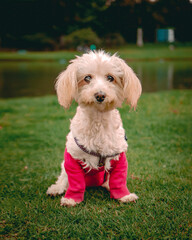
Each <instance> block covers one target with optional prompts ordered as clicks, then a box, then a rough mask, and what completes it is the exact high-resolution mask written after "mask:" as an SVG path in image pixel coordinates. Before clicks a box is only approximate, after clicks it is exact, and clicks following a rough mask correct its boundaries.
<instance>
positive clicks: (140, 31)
mask: <svg viewBox="0 0 192 240" xmlns="http://www.w3.org/2000/svg"><path fill="white" fill-rule="evenodd" d="M191 29H192V1H191V0H88V1H87V0H79V1H76V0H1V3H0V97H1V98H7V97H18V96H39V95H45V94H52V93H54V87H53V85H54V82H53V79H55V77H56V76H57V74H58V73H59V72H60V71H62V69H64V68H65V67H66V65H67V64H68V61H69V60H70V59H71V58H73V57H74V55H75V54H79V53H81V52H86V51H87V50H90V49H91V50H94V49H100V48H102V49H106V50H107V51H109V52H112V53H113V52H116V51H117V52H119V55H120V56H121V57H123V58H124V59H125V60H126V61H127V62H128V64H129V65H130V66H131V67H133V69H134V70H135V72H136V73H137V75H138V77H139V78H140V79H141V81H142V84H143V89H144V91H146V92H149V91H158V90H165V89H173V88H191V82H192V81H191V80H192V79H191V78H192V77H191V76H192V72H191V71H192V70H191V69H192V65H191V59H192V31H191ZM36 51H41V53H39V52H38V54H37V52H36ZM31 52H32V53H33V54H32V53H31ZM50 52H51V53H50ZM10 53H12V54H10ZM35 53H36V54H35ZM146 60H147V62H146ZM154 60H155V61H154ZM175 60H177V61H175ZM181 76H182V78H181ZM37 84H38V88H37Z"/></svg>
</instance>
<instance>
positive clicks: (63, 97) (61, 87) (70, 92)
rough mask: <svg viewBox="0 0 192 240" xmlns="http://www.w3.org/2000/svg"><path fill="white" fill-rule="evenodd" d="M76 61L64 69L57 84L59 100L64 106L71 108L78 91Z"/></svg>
mask: <svg viewBox="0 0 192 240" xmlns="http://www.w3.org/2000/svg"><path fill="white" fill-rule="evenodd" d="M75 65H76V64H75V61H71V64H70V65H69V66H68V67H67V69H66V70H65V71H63V72H62V73H61V74H60V75H59V76H58V77H57V81H56V84H55V89H56V92H57V97H58V101H59V103H60V105H61V106H63V107H64V108H66V109H67V108H69V107H70V105H71V102H72V100H73V99H74V97H75V95H76V91H77V76H76V66H75Z"/></svg>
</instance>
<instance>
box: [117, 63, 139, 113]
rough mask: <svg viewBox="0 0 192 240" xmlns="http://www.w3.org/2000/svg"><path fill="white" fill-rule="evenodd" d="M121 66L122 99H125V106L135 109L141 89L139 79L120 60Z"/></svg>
mask: <svg viewBox="0 0 192 240" xmlns="http://www.w3.org/2000/svg"><path fill="white" fill-rule="evenodd" d="M120 60H121V66H122V69H123V71H124V76H123V86H124V87H123V91H124V98H125V99H126V102H127V104H129V105H130V106H131V108H134V110H135V109H136V106H137V101H138V99H139V97H140V95H141V91H142V87H141V83H140V81H139V79H138V78H137V76H136V74H135V73H134V72H133V70H132V69H131V68H130V67H129V66H128V65H127V64H126V63H125V62H124V61H123V60H122V59H120Z"/></svg>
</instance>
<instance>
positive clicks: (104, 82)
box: [56, 51, 141, 111]
mask: <svg viewBox="0 0 192 240" xmlns="http://www.w3.org/2000/svg"><path fill="white" fill-rule="evenodd" d="M70 63H71V64H70V65H69V66H68V67H67V69H66V70H65V71H64V72H62V73H61V74H60V75H59V76H58V78H57V82H56V91H57V95H58V100H59V103H60V104H61V105H62V106H63V107H64V108H68V107H69V106H70V104H71V102H72V100H73V99H75V101H76V102H77V103H78V104H79V105H80V106H83V107H95V108H96V109H97V110H99V111H108V110H112V109H114V108H116V107H120V106H121V104H122V102H123V101H124V100H126V102H127V103H128V104H129V105H130V106H131V107H133V108H134V109H135V108H136V106H137V101H138V99H139V97H140V95H141V84H140V81H139V79H138V78H137V76H136V75H135V73H134V72H133V70H132V69H131V68H130V67H129V66H128V65H127V64H126V63H125V62H124V61H123V60H122V59H120V58H119V57H117V56H116V54H114V55H112V56H110V55H109V54H107V53H105V52H104V51H98V52H89V53H85V54H83V55H82V56H81V57H77V58H76V59H74V60H72V61H71V62H70Z"/></svg>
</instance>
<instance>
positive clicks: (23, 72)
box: [0, 60, 192, 98]
mask: <svg viewBox="0 0 192 240" xmlns="http://www.w3.org/2000/svg"><path fill="white" fill-rule="evenodd" d="M128 64H129V66H130V67H132V68H133V69H134V71H135V73H136V74H137V76H138V77H139V79H140V80H141V83H142V87H143V92H155V91H162V90H170V89H186V88H187V89H191V88H192V62H191V61H173V62H170V61H163V60H161V61H151V62H150V61H146V62H140V61H136V62H129V63H128ZM65 67H66V65H64V64H62V62H61V63H59V62H0V98H13V97H23V96H43V95H48V94H55V90H54V83H55V79H56V77H57V75H58V74H59V73H60V72H61V71H62V70H64V69H65Z"/></svg>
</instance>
